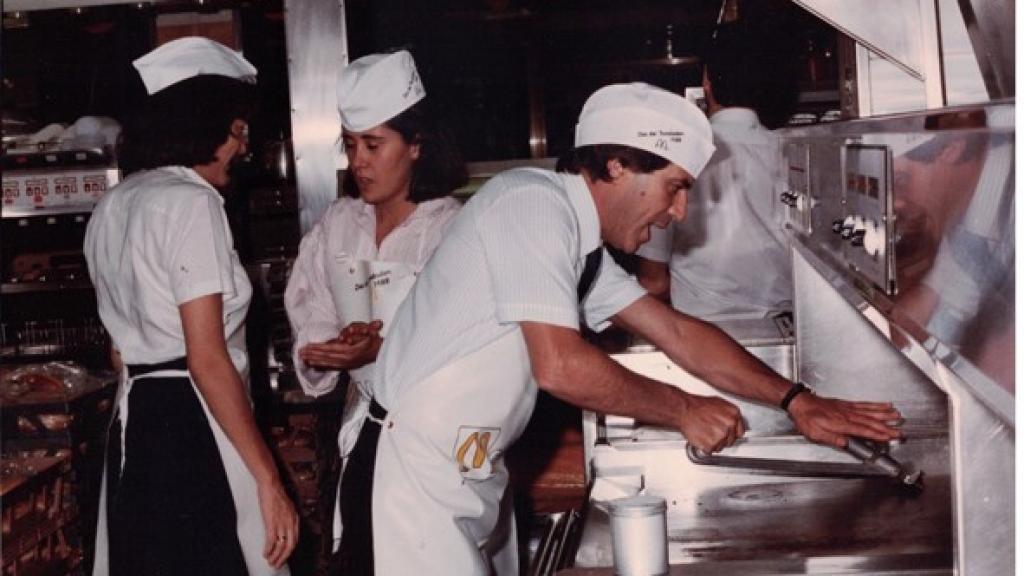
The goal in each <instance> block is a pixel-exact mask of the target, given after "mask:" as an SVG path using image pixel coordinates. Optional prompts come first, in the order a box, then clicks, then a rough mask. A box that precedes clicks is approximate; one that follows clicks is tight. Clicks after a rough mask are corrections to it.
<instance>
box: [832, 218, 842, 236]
mask: <svg viewBox="0 0 1024 576" xmlns="http://www.w3.org/2000/svg"><path fill="white" fill-rule="evenodd" d="M832 231H833V232H835V233H836V234H839V233H840V232H842V231H843V221H842V220H833V221H832Z"/></svg>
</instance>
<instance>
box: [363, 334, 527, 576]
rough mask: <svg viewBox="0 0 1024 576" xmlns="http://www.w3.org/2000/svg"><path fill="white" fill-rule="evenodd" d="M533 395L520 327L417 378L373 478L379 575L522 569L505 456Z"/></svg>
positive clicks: (382, 446)
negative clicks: (423, 377) (453, 361)
mask: <svg viewBox="0 0 1024 576" xmlns="http://www.w3.org/2000/svg"><path fill="white" fill-rule="evenodd" d="M536 398H537V386H536V382H535V381H534V380H533V375H532V373H531V370H530V359H529V355H528V353H527V350H526V342H525V340H524V338H523V334H522V331H521V330H519V329H518V328H517V329H515V330H513V331H511V332H510V333H508V334H506V335H504V336H502V337H501V338H499V339H498V340H496V341H495V342H492V343H491V344H488V345H487V346H485V347H484V348H482V349H480V350H478V351H476V352H474V353H472V354H470V355H469V356H467V357H465V358H462V359H461V360H459V361H457V362H455V363H453V364H451V365H448V366H446V367H444V368H442V369H440V370H438V371H437V372H435V373H434V374H433V375H431V376H430V377H428V378H427V379H426V380H423V381H421V382H419V383H417V384H416V385H415V387H414V388H412V389H411V390H410V391H409V392H408V393H406V394H405V395H404V396H403V397H402V398H401V399H400V400H399V401H398V404H397V405H396V406H394V407H392V408H391V410H390V411H389V413H388V416H387V418H385V420H384V423H383V425H382V428H381V434H380V441H379V443H378V445H377V462H376V468H375V471H374V477H373V551H374V566H375V571H376V574H377V575H378V576H382V575H383V576H406V575H408V574H416V575H417V576H425V575H433V574H437V575H446V576H447V575H451V574H459V575H460V576H469V575H485V574H498V575H502V576H506V575H507V576H516V575H518V574H519V559H518V550H517V546H516V534H515V519H514V517H513V514H512V503H511V494H510V493H508V491H507V490H506V488H507V486H508V470H507V469H506V468H505V463H504V458H503V455H504V453H505V451H506V449H507V448H508V447H509V445H511V444H512V443H513V442H515V440H516V439H518V438H519V436H520V435H521V434H522V433H523V430H524V429H525V428H526V424H527V422H529V419H530V415H531V413H532V412H533V406H534V402H535V401H536Z"/></svg>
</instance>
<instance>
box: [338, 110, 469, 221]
mask: <svg viewBox="0 0 1024 576" xmlns="http://www.w3.org/2000/svg"><path fill="white" fill-rule="evenodd" d="M384 126H386V127H388V128H390V129H391V130H394V131H395V132H398V134H399V135H401V137H402V141H404V142H405V143H406V144H408V145H412V144H419V145H420V156H419V158H418V159H416V161H415V162H414V163H413V165H412V182H411V183H410V184H409V201H410V202H414V203H417V204H418V203H420V202H423V201H426V200H431V199H434V198H441V197H443V196H448V195H449V194H451V193H452V191H454V190H455V189H457V188H459V187H461V186H463V185H464V184H465V183H466V182H468V181H469V173H468V172H467V171H466V163H465V161H464V160H463V157H462V152H461V151H460V150H459V147H458V146H457V145H456V144H455V139H454V137H453V136H452V134H451V131H449V130H448V129H447V128H446V127H445V126H442V125H441V124H440V122H438V121H437V118H436V116H435V115H434V114H433V113H432V111H431V109H430V108H429V107H428V105H427V104H426V102H424V101H423V100H421V101H419V102H417V103H416V104H414V105H413V106H412V107H410V108H408V109H406V110H405V111H404V112H402V113H401V114H399V115H398V116H395V117H394V118H392V119H390V120H388V121H386V122H384ZM341 187H342V191H343V192H344V193H345V194H347V195H348V196H351V197H353V198H358V197H359V188H358V187H357V186H356V182H355V178H354V177H353V176H352V171H351V170H348V171H346V173H345V178H344V180H343V181H342V185H341Z"/></svg>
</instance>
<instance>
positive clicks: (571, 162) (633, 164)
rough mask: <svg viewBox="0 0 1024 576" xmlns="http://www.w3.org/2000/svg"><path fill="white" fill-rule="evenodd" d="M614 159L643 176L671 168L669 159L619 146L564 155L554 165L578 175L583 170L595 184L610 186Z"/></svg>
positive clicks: (598, 146)
mask: <svg viewBox="0 0 1024 576" xmlns="http://www.w3.org/2000/svg"><path fill="white" fill-rule="evenodd" d="M612 159H616V160H618V161H619V163H621V164H622V167H623V168H628V169H630V170H632V171H633V172H637V173H642V174H647V173H650V172H654V171H656V170H661V169H662V168H664V167H666V166H668V164H669V161H668V160H667V159H665V158H662V157H661V156H658V155H657V154H652V153H650V152H647V151H646V150H640V149H638V148H633V147H631V146H621V145H618V144H594V145H591V146H580V147H579V148H573V149H572V150H570V151H568V152H566V153H565V154H563V155H562V157H560V158H559V159H558V162H557V163H556V164H555V171H556V172H568V173H570V174H579V173H580V171H581V170H582V171H586V173H587V175H588V176H590V177H591V178H593V179H595V180H604V181H605V182H609V181H611V179H612V177H611V174H609V173H608V161H609V160H612Z"/></svg>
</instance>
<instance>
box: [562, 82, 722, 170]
mask: <svg viewBox="0 0 1024 576" xmlns="http://www.w3.org/2000/svg"><path fill="white" fill-rule="evenodd" d="M594 144H618V145H622V146H630V147H632V148H638V149H640V150H645V151H647V152H650V153H652V154H656V155H658V156H661V157H662V158H665V159H666V160H668V161H669V162H672V163H673V164H676V165H677V166H679V167H680V168H682V169H684V170H686V171H687V172H689V173H690V175H691V176H693V177H695V178H696V177H697V174H699V173H700V171H701V170H703V169H704V166H705V165H706V164H707V162H708V160H709V159H710V158H711V154H712V153H713V152H714V151H715V145H714V140H713V138H712V136H711V124H710V123H709V122H708V119H707V118H706V117H705V116H704V113H703V112H701V110H700V108H698V107H697V106H696V105H694V104H693V103H692V102H690V101H688V100H687V99H686V98H683V97H682V96H680V95H678V94H674V93H672V92H669V91H668V90H663V89H661V88H658V87H656V86H651V85H650V84H645V83H643V82H634V83H632V84H612V85H609V86H605V87H604V88H600V89H599V90H598V91H597V92H594V93H593V94H592V95H591V96H590V98H588V99H587V102H586V103H585V104H584V105H583V111H582V112H580V119H579V123H577V124H576V142H575V145H576V147H580V146H589V145H594Z"/></svg>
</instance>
